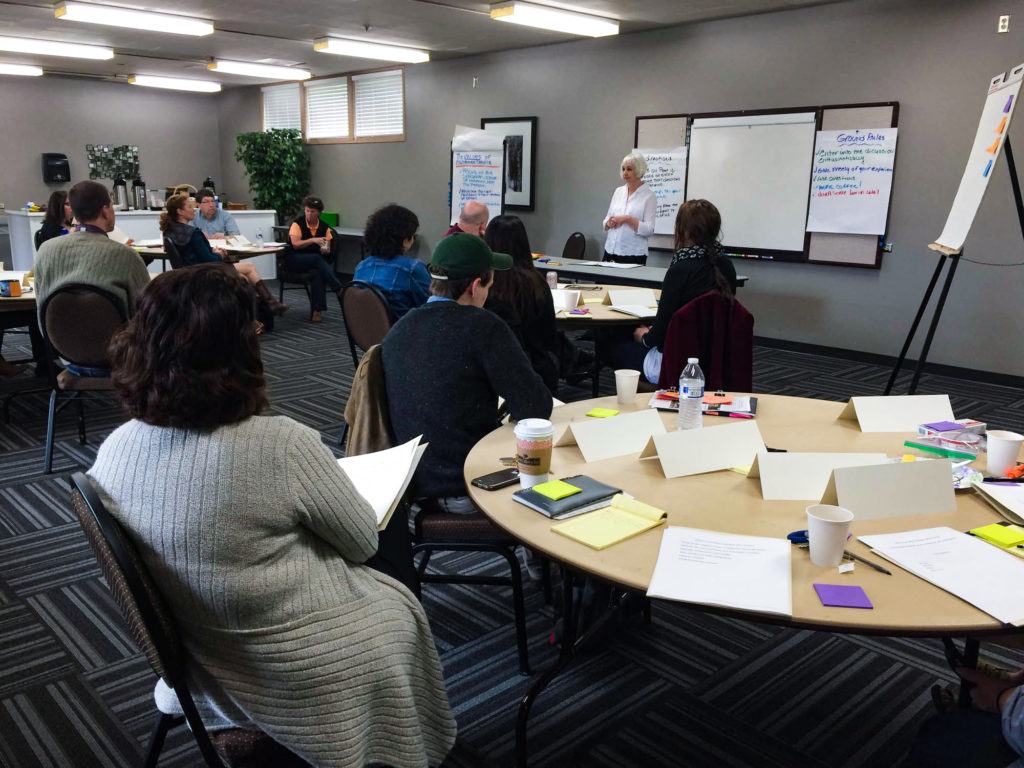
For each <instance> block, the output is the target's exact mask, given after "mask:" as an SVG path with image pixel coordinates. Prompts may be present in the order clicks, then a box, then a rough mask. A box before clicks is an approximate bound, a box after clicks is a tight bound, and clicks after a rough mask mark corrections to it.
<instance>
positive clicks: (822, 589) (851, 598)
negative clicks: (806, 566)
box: [814, 584, 875, 608]
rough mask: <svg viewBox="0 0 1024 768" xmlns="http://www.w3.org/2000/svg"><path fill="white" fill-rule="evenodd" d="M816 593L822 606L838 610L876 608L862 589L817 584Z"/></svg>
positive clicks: (843, 585)
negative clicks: (829, 606)
mask: <svg viewBox="0 0 1024 768" xmlns="http://www.w3.org/2000/svg"><path fill="white" fill-rule="evenodd" d="M814 591H815V592H817V593H818V599H819V600H821V604H822V605H834V606H836V607H837V608H874V607H875V606H873V605H872V604H871V601H870V600H868V596H867V594H865V592H864V590H863V589H862V588H861V587H858V586H854V585H847V584H815V585H814Z"/></svg>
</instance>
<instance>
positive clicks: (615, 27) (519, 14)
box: [491, 0, 619, 37]
mask: <svg viewBox="0 0 1024 768" xmlns="http://www.w3.org/2000/svg"><path fill="white" fill-rule="evenodd" d="M491 18H492V19H495V20H496V21H508V22H511V23H512V24H522V25H523V26H527V27H537V28H539V29H550V30H551V31H552V32H566V33H568V34H571V35H585V36H587V37H605V36H606V35H617V34H619V22H617V21H615V20H614V19H603V18H601V17H600V16H589V15H587V14H585V13H577V12H576V11H563V10H562V9H561V8H549V7H547V6H545V5H535V4H534V3H522V2H519V0H513V2H507V3H495V4H494V5H492V6H491Z"/></svg>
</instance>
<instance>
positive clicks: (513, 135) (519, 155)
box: [480, 117, 537, 211]
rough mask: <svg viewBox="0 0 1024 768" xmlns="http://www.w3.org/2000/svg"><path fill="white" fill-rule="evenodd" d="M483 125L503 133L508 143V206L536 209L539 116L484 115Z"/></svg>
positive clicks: (506, 198)
mask: <svg viewBox="0 0 1024 768" xmlns="http://www.w3.org/2000/svg"><path fill="white" fill-rule="evenodd" d="M480 127H481V128H483V129H484V130H485V131H490V132H491V133H500V134H502V135H503V136H504V137H505V138H506V139H507V141H506V143H505V208H506V210H510V211H532V210H533V204H534V196H533V180H534V179H533V160H534V157H535V156H536V154H537V118H536V117H484V118H481V120H480Z"/></svg>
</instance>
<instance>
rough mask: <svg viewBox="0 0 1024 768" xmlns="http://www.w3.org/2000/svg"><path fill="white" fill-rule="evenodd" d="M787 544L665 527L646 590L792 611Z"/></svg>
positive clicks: (654, 594)
mask: <svg viewBox="0 0 1024 768" xmlns="http://www.w3.org/2000/svg"><path fill="white" fill-rule="evenodd" d="M698 431H699V430H698ZM791 549H792V548H791V546H790V543H789V542H788V541H786V540H785V539H769V538H765V537H762V536H740V535H736V534H732V533H718V532H717V531H702V530H698V529H696V528H679V527H675V526H673V527H669V528H666V529H665V531H664V533H663V534H662V537H661V549H660V550H659V552H658V562H657V563H655V565H654V573H653V574H652V575H651V583H650V586H649V587H648V588H647V595H648V597H662V598H665V599H668V600H684V601H686V602H688V603H699V604H701V605H724V606H728V607H729V608H740V609H742V610H746V611H760V612H762V613H774V614H781V615H782V616H792V615H793V589H792V576H791V569H790V551H791ZM1022 565H1024V563H1022Z"/></svg>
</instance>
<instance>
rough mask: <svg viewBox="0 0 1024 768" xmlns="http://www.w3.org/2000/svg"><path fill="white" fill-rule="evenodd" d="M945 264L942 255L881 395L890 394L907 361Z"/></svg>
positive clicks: (944, 256) (944, 257)
mask: <svg viewBox="0 0 1024 768" xmlns="http://www.w3.org/2000/svg"><path fill="white" fill-rule="evenodd" d="M945 264H946V254H942V255H941V256H940V257H939V262H938V264H936V265H935V272H933V273H932V279H931V282H929V283H928V289H927V290H926V291H925V292H924V298H923V299H921V306H920V307H918V308H917V314H916V315H915V316H914V322H913V323H912V324H911V326H910V332H909V333H908V334H907V340H906V341H904V342H903V349H901V350H900V356H899V358H898V359H897V360H896V366H895V367H894V368H893V369H892V374H891V375H890V376H889V383H888V384H886V385H885V392H883V393H882V394H884V395H888V394H891V393H892V388H893V385H894V384H895V383H896V376H897V375H899V372H900V368H902V367H903V361H904V360H906V359H907V352H908V351H909V350H910V343H911V342H912V341H913V340H914V334H916V333H917V326H918V325H920V323H921V318H922V317H923V316H924V310H925V308H926V307H927V306H928V302H929V301H930V300H931V298H932V291H934V290H935V284H936V283H938V282H939V275H940V274H942V267H943V266H944V265H945Z"/></svg>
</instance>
